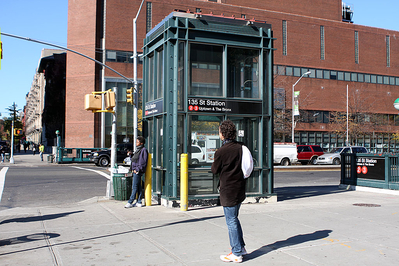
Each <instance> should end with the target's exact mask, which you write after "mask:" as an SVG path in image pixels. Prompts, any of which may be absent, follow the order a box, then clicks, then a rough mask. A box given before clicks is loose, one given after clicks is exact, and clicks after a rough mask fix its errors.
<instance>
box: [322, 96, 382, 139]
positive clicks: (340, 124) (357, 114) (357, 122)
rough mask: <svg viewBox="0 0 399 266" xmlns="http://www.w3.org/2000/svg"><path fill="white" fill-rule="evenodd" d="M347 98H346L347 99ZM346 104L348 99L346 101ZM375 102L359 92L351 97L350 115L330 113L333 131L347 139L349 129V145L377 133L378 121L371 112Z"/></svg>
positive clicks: (349, 104)
mask: <svg viewBox="0 0 399 266" xmlns="http://www.w3.org/2000/svg"><path fill="white" fill-rule="evenodd" d="M345 98H346V97H345ZM345 102H346V99H345ZM373 103H374V100H372V101H370V100H369V99H368V98H367V97H363V95H361V94H360V93H359V90H358V89H357V90H355V91H352V93H351V94H350V95H349V101H348V113H347V112H346V111H344V112H342V111H337V112H331V113H330V123H331V128H332V131H333V132H335V133H336V134H338V135H339V136H340V137H342V138H346V132H347V127H348V136H349V144H351V145H353V144H355V142H356V139H358V138H360V137H362V136H364V135H365V134H370V133H372V132H374V131H375V126H376V122H377V120H376V119H375V117H376V116H375V115H374V114H373V113H372V112H371V111H372V107H373Z"/></svg>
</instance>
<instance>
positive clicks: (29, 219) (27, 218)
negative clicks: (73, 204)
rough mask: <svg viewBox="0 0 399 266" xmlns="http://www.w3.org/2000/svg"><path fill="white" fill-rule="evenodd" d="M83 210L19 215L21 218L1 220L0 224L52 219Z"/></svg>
mask: <svg viewBox="0 0 399 266" xmlns="http://www.w3.org/2000/svg"><path fill="white" fill-rule="evenodd" d="M79 212H84V211H74V212H64V213H56V214H47V215H37V216H29V217H21V218H13V219H8V220H3V221H1V222H0V224H6V223H29V222H37V221H46V220H54V219H58V218H61V217H65V216H68V215H70V214H75V213H79Z"/></svg>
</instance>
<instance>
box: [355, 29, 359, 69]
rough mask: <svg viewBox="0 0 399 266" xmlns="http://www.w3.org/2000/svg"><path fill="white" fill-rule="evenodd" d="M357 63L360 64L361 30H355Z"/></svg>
mask: <svg viewBox="0 0 399 266" xmlns="http://www.w3.org/2000/svg"><path fill="white" fill-rule="evenodd" d="M355 63H356V64H359V32H358V31H355Z"/></svg>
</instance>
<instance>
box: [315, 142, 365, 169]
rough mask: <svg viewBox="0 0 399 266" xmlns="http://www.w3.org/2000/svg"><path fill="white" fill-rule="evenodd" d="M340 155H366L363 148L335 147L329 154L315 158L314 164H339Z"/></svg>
mask: <svg viewBox="0 0 399 266" xmlns="http://www.w3.org/2000/svg"><path fill="white" fill-rule="evenodd" d="M342 153H368V151H367V149H366V148H365V147H359V146H351V147H337V148H333V149H332V150H331V151H330V152H329V153H324V154H323V155H321V156H319V157H317V160H316V164H335V165H338V164H341V154H342Z"/></svg>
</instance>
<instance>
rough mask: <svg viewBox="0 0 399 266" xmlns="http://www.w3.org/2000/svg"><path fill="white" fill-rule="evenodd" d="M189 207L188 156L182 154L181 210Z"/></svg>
mask: <svg viewBox="0 0 399 266" xmlns="http://www.w3.org/2000/svg"><path fill="white" fill-rule="evenodd" d="M187 209H188V156H187V154H186V153H183V154H182V155H180V210H181V211H187Z"/></svg>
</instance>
